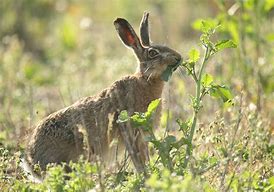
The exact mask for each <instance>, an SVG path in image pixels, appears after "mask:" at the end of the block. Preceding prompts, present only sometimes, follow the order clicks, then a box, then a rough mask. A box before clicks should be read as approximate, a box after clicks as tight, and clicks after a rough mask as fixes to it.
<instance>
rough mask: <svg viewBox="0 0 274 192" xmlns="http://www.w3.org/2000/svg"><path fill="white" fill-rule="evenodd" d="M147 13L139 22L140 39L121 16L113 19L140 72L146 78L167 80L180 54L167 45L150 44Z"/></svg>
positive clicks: (179, 58)
mask: <svg viewBox="0 0 274 192" xmlns="http://www.w3.org/2000/svg"><path fill="white" fill-rule="evenodd" d="M148 15H149V14H148V13H144V15H143V19H142V21H141V24H140V37H141V38H140V39H139V37H138V36H137V35H136V33H135V31H134V29H133V28H132V27H131V25H130V24H129V23H128V22H127V20H125V19H122V18H117V19H116V20H115V21H114V25H115V28H116V30H117V32H118V34H119V37H120V39H121V41H122V42H123V43H124V44H125V45H126V46H127V47H130V48H132V49H133V50H134V53H135V54H136V56H137V58H138V60H139V69H138V72H140V73H141V74H142V75H143V76H144V77H145V78H147V79H158V78H161V79H162V80H164V81H167V80H168V79H169V77H170V75H171V74H172V72H173V71H175V70H176V68H177V67H178V65H179V64H180V62H181V55H180V54H179V53H177V52H176V51H174V50H172V49H170V48H169V47H166V46H162V45H151V43H150V38H149V29H148Z"/></svg>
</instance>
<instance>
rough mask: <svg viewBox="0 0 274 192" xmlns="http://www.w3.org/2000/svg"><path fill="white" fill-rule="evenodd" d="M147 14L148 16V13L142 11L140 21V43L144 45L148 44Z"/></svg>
mask: <svg viewBox="0 0 274 192" xmlns="http://www.w3.org/2000/svg"><path fill="white" fill-rule="evenodd" d="M148 16H149V13H147V12H144V15H143V19H142V21H141V23H140V36H141V41H142V44H143V45H144V46H149V45H150V39H149V29H148Z"/></svg>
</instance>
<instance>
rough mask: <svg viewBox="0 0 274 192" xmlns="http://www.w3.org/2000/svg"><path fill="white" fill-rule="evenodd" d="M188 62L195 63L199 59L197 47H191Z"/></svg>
mask: <svg viewBox="0 0 274 192" xmlns="http://www.w3.org/2000/svg"><path fill="white" fill-rule="evenodd" d="M188 57H189V60H188V62H189V63H196V62H197V61H198V60H199V59H200V52H199V51H198V50H197V49H194V48H193V49H191V50H190V51H189V53H188Z"/></svg>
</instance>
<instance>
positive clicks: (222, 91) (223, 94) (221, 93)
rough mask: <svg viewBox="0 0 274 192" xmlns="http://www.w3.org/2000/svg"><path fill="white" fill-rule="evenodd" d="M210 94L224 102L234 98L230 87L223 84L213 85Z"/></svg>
mask: <svg viewBox="0 0 274 192" xmlns="http://www.w3.org/2000/svg"><path fill="white" fill-rule="evenodd" d="M210 95H211V96H212V97H216V98H221V99H222V100H223V102H229V101H231V99H232V98H233V96H232V94H231V91H230V89H229V88H228V87H226V86H221V85H213V86H211V89H210Z"/></svg>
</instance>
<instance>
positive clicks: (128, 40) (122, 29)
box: [114, 18, 143, 56]
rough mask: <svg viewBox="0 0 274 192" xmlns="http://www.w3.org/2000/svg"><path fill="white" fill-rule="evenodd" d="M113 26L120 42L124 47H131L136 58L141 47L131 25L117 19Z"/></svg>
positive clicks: (121, 19)
mask: <svg viewBox="0 0 274 192" xmlns="http://www.w3.org/2000/svg"><path fill="white" fill-rule="evenodd" d="M114 25H115V28H116V31H117V32H118V34H119V37H120V39H121V40H122V42H123V43H124V44H125V45H126V46H128V47H131V48H132V49H133V50H134V51H135V53H136V54H137V56H138V53H140V50H142V49H143V47H142V45H141V42H140V40H139V38H138V36H137V35H136V33H135V31H134V29H133V28H132V27H131V25H130V24H129V23H128V22H127V20H125V19H123V18H117V19H116V20H115V21H114Z"/></svg>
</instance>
